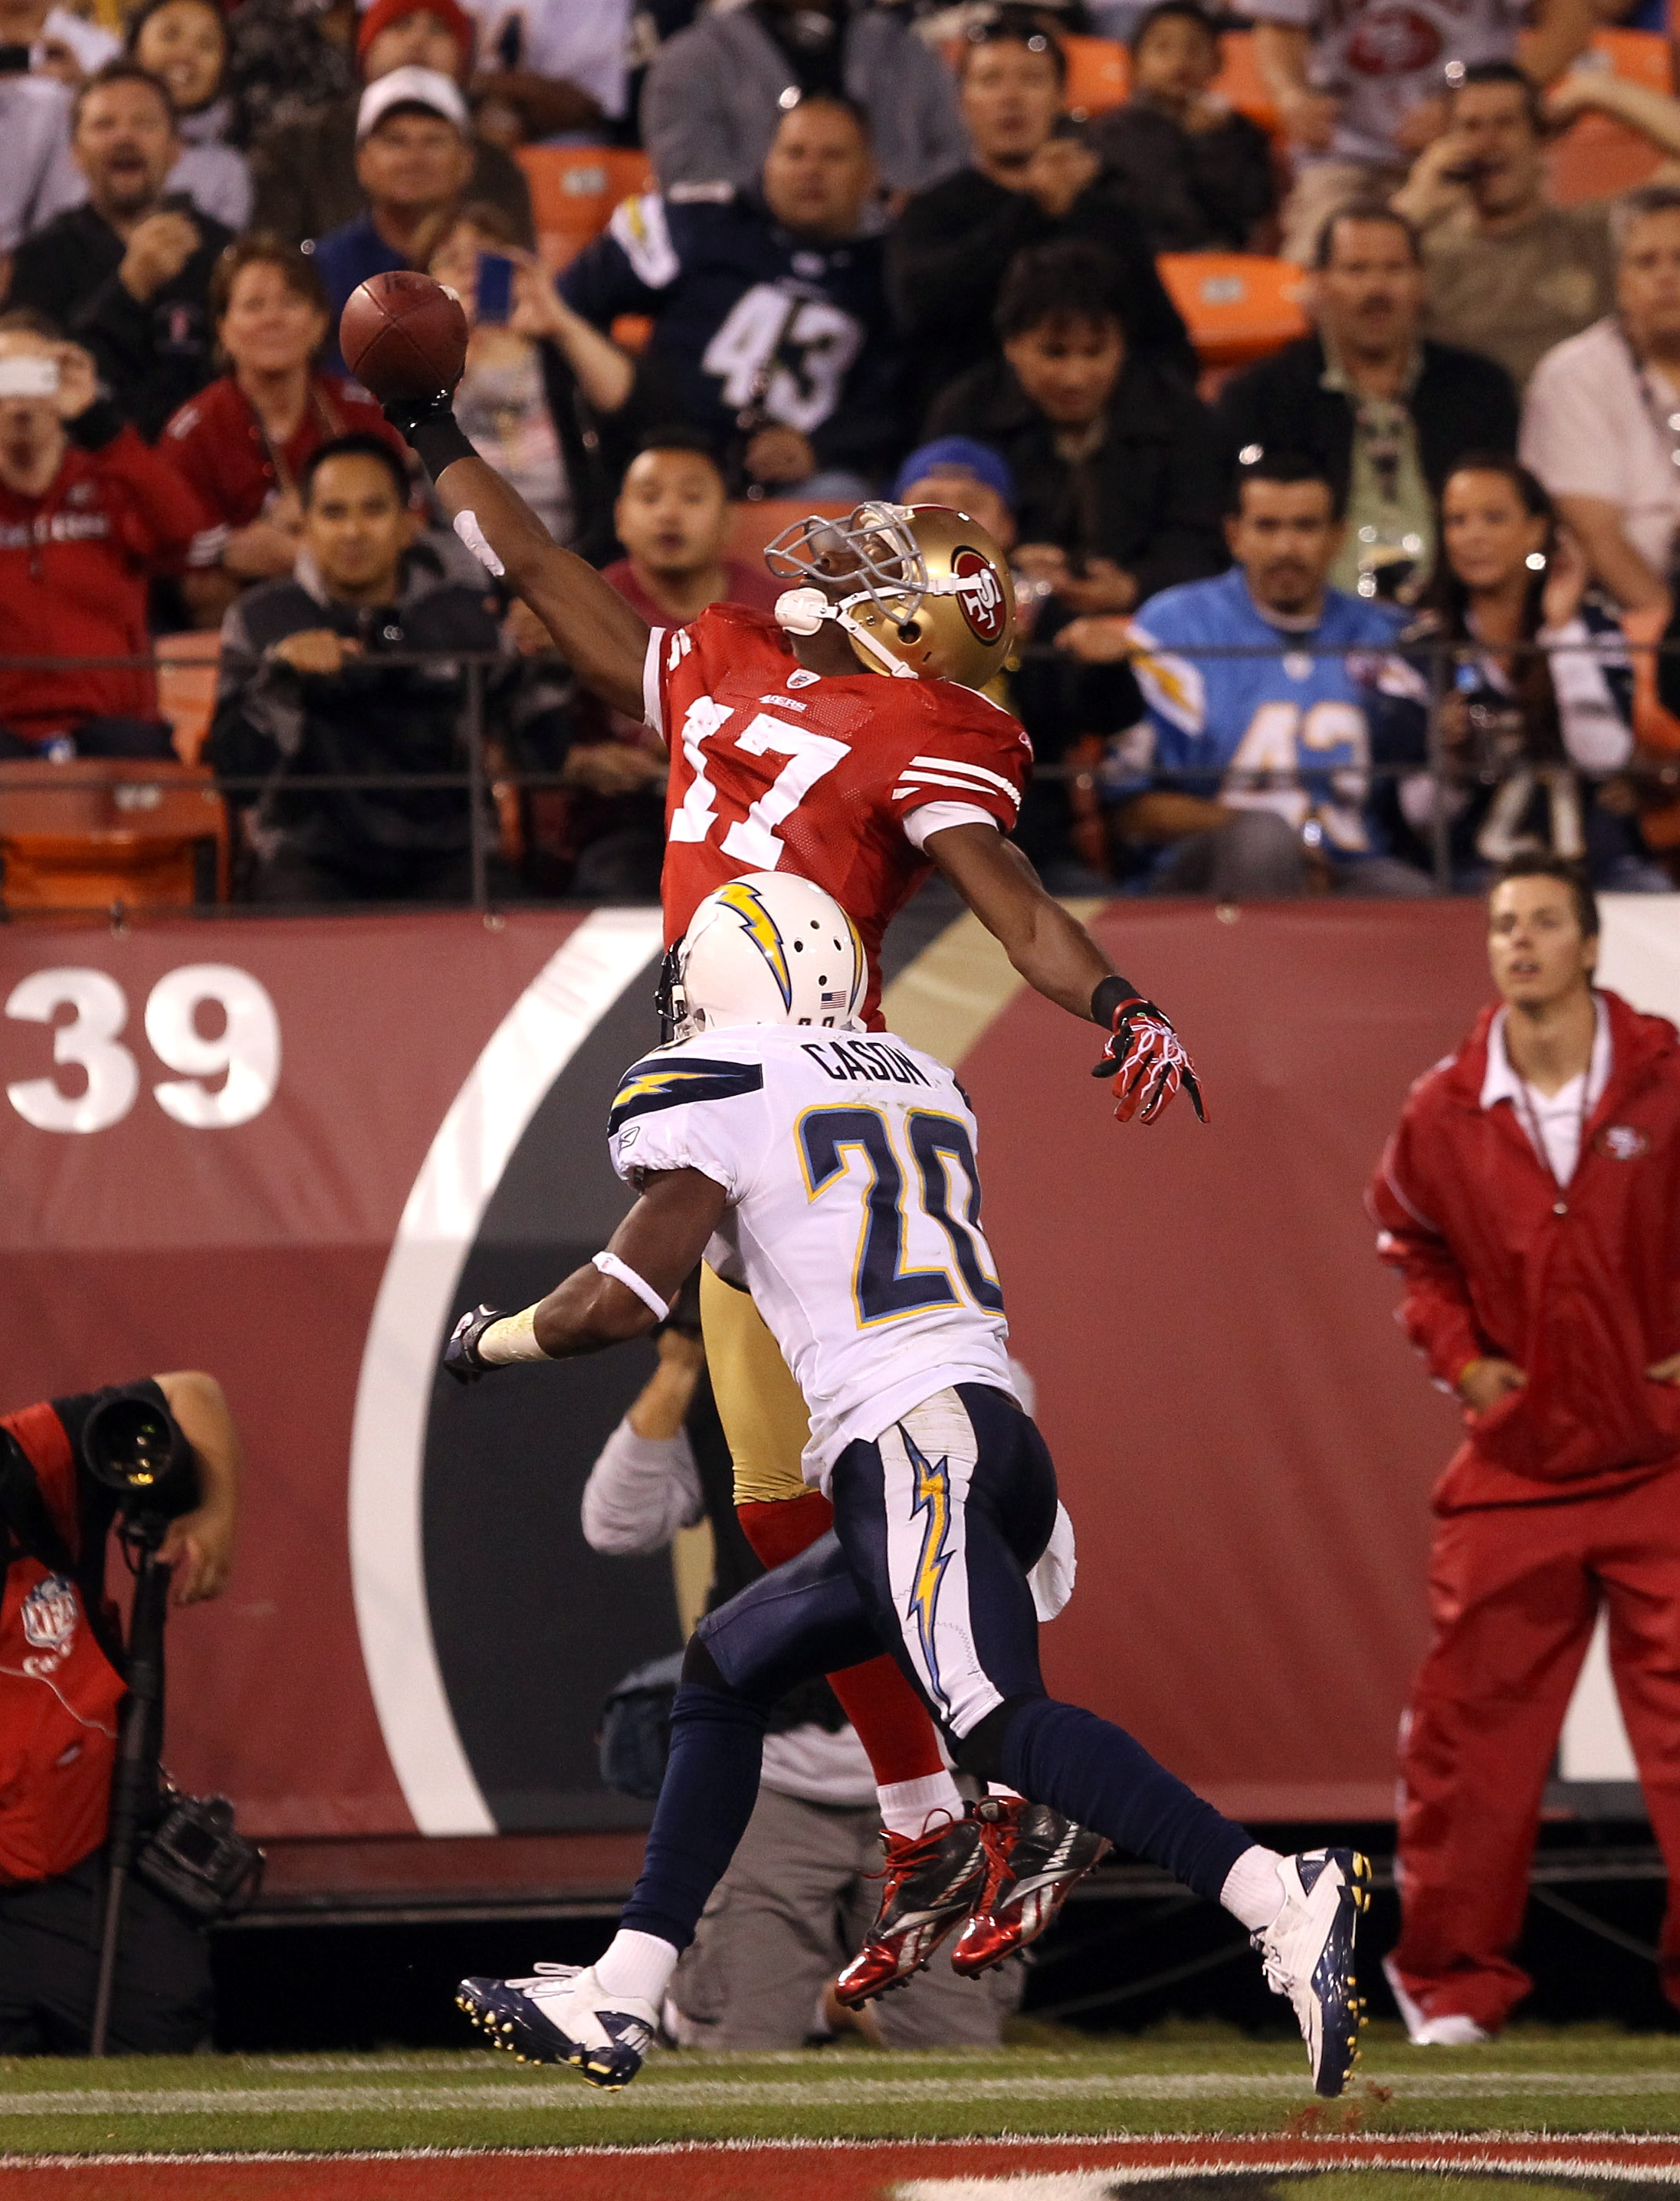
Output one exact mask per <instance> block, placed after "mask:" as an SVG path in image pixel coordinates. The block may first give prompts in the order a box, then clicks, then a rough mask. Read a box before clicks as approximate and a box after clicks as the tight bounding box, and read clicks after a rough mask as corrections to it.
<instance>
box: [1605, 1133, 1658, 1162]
mask: <svg viewBox="0 0 1680 2201" xmlns="http://www.w3.org/2000/svg"><path fill="white" fill-rule="evenodd" d="M1593 1144H1594V1146H1595V1147H1597V1149H1598V1151H1599V1153H1601V1154H1606V1155H1607V1156H1608V1157H1609V1159H1611V1160H1612V1162H1636V1161H1637V1160H1638V1159H1639V1158H1640V1156H1641V1155H1642V1154H1648V1153H1650V1151H1651V1142H1650V1140H1649V1139H1648V1138H1647V1136H1645V1134H1644V1132H1643V1131H1642V1130H1640V1129H1639V1127H1638V1126H1637V1124H1606V1125H1605V1127H1604V1129H1603V1130H1601V1132H1600V1133H1599V1135H1598V1136H1597V1137H1596V1138H1595V1140H1594V1141H1593Z"/></svg>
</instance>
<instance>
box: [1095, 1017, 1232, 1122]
mask: <svg viewBox="0 0 1680 2201" xmlns="http://www.w3.org/2000/svg"><path fill="white" fill-rule="evenodd" d="M1113 1016H1114V1036H1113V1038H1112V1039H1111V1040H1110V1041H1109V1042H1108V1046H1107V1052H1106V1053H1105V1054H1104V1055H1103V1058H1102V1059H1101V1062H1099V1063H1098V1064H1097V1065H1096V1068H1095V1069H1094V1070H1093V1071H1092V1072H1091V1076H1092V1077H1112V1078H1113V1081H1114V1120H1115V1122H1116V1123H1117V1124H1129V1123H1130V1122H1131V1119H1132V1118H1133V1117H1134V1116H1136V1117H1137V1120H1138V1122H1139V1123H1140V1124H1153V1123H1154V1120H1155V1118H1156V1117H1157V1116H1159V1115H1160V1112H1161V1111H1162V1109H1163V1108H1165V1107H1166V1105H1167V1103H1168V1101H1169V1100H1172V1096H1173V1095H1174V1094H1175V1093H1176V1092H1177V1091H1178V1088H1179V1087H1180V1086H1181V1085H1182V1086H1183V1087H1184V1090H1185V1091H1186V1092H1187V1093H1188V1094H1189V1095H1190V1106H1192V1107H1193V1108H1194V1109H1195V1112H1196V1116H1197V1118H1198V1120H1199V1121H1201V1123H1204V1124H1205V1123H1206V1122H1207V1109H1206V1107H1205V1106H1203V1104H1202V1099H1201V1086H1200V1085H1199V1084H1198V1083H1196V1075H1195V1069H1194V1067H1193V1066H1192V1065H1191V1062H1190V1056H1189V1054H1187V1053H1186V1051H1185V1048H1184V1042H1183V1040H1181V1039H1180V1038H1179V1036H1178V1033H1177V1032H1176V1031H1174V1030H1173V1029H1172V1024H1171V1023H1170V1022H1169V1020H1168V1018H1167V1016H1166V1012H1165V1011H1164V1010H1161V1009H1158V1008H1157V1007H1155V1005H1154V1002H1153V1001H1145V1000H1144V999H1143V996H1142V995H1139V994H1133V995H1130V996H1129V997H1128V999H1126V1000H1125V1001H1122V1002H1121V1003H1120V1004H1119V1007H1117V1008H1116V1009H1115V1011H1114V1012H1113Z"/></svg>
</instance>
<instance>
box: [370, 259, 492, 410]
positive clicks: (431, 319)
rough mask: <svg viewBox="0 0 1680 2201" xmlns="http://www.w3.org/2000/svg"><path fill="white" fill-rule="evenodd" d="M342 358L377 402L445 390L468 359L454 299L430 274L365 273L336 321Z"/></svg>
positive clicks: (464, 319)
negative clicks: (368, 274)
mask: <svg viewBox="0 0 1680 2201" xmlns="http://www.w3.org/2000/svg"><path fill="white" fill-rule="evenodd" d="M338 346H339V349H340V350H341V351H342V352H343V353H344V364H345V366H346V367H349V369H350V373H352V374H353V375H355V378H356V379H357V381H358V382H360V383H361V384H364V386H365V387H366V388H367V389H368V390H372V391H373V395H374V396H375V397H377V398H378V399H379V402H380V403H381V404H382V405H390V404H394V403H397V402H411V401H413V400H415V399H420V398H426V397H438V396H447V395H448V394H449V392H450V391H451V390H454V388H455V384H456V383H457V382H459V381H460V379H461V369H462V367H464V366H465V365H466V363H467V316H466V314H463V313H462V311H461V301H460V300H459V299H458V298H457V297H456V296H455V293H454V292H453V291H446V290H445V289H444V288H443V285H442V284H441V283H434V282H433V281H432V278H431V277H430V276H429V275H416V274H413V273H410V272H409V271H408V269H406V268H398V269H397V270H395V271H394V272H392V273H389V274H385V275H370V276H369V277H368V279H367V281H366V282H365V283H361V284H358V285H357V286H356V288H355V290H354V291H351V293H350V296H349V297H348V298H347V299H346V300H345V302H344V313H343V314H341V315H340V317H339V321H338Z"/></svg>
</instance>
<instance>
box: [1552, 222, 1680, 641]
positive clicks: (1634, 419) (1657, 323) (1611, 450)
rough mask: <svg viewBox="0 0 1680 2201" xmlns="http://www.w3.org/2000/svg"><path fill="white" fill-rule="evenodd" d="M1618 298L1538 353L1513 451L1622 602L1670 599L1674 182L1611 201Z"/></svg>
mask: <svg viewBox="0 0 1680 2201" xmlns="http://www.w3.org/2000/svg"><path fill="white" fill-rule="evenodd" d="M1613 234H1614V237H1615V241H1616V245H1617V261H1616V306H1617V311H1616V312H1615V313H1614V314H1607V315H1606V317H1605V318H1604V319H1603V320H1601V321H1595V323H1594V324H1593V326H1592V327H1591V328H1589V329H1586V330H1583V332H1582V333H1581V334H1580V335H1579V336H1578V337H1570V338H1569V340H1568V342H1567V343H1560V344H1559V345H1558V346H1557V348H1556V349H1555V350H1553V351H1549V352H1548V353H1547V355H1546V356H1545V358H1544V359H1542V361H1541V362H1540V364H1539V366H1538V367H1536V369H1535V371H1534V374H1533V377H1532V379H1531V380H1530V384H1529V388H1528V396H1527V399H1526V402H1525V403H1524V410H1523V440H1522V453H1523V460H1524V464H1525V465H1527V466H1528V467H1531V468H1532V470H1533V471H1534V472H1536V474H1537V475H1538V476H1539V477H1540V478H1541V480H1542V482H1544V484H1546V487H1547V488H1548V490H1550V492H1551V494H1552V496H1553V497H1554V500H1555V501H1556V503H1557V507H1558V510H1559V512H1560V514H1561V515H1562V517H1563V519H1565V521H1566V522H1567V523H1568V525H1569V526H1570V527H1571V530H1572V531H1574V533H1575V534H1576V535H1577V537H1579V538H1580V541H1581V543H1582V545H1583V548H1584V549H1585V551H1586V553H1587V558H1588V561H1589V564H1590V566H1591V567H1592V570H1593V573H1594V576H1595V578H1596V579H1598V580H1599V581H1601V582H1602V583H1603V584H1604V586H1605V587H1606V588H1607V590H1609V591H1610V593H1611V595H1612V596H1614V597H1615V598H1616V600H1617V602H1618V603H1620V604H1621V605H1622V606H1623V607H1624V609H1630V610H1636V611H1642V610H1646V609H1650V610H1652V611H1655V610H1658V609H1659V608H1661V607H1664V606H1665V605H1666V604H1667V603H1668V602H1669V600H1670V593H1671V580H1670V574H1671V567H1672V563H1673V558H1674V538H1675V530H1676V527H1677V525H1680V441H1677V439H1676V431H1675V428H1674V426H1673V418H1672V416H1673V415H1674V414H1676V413H1677V412H1680V187H1677V186H1675V185H1670V184H1648V185H1646V186H1645V187H1644V188H1643V189H1642V190H1641V191H1630V193H1629V194H1628V196H1627V197H1626V198H1625V199H1624V200H1623V201H1622V202H1620V204H1619V205H1618V208H1616V212H1615V215H1614V218H1613Z"/></svg>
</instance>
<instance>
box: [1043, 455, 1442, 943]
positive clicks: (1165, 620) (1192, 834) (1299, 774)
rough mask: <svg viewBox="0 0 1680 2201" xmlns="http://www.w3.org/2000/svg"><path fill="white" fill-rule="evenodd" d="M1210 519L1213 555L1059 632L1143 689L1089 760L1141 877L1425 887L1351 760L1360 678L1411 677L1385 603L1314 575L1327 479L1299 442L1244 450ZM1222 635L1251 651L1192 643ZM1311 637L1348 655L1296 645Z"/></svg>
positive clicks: (1413, 686) (1409, 891)
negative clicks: (1107, 750) (1223, 505)
mask: <svg viewBox="0 0 1680 2201" xmlns="http://www.w3.org/2000/svg"><path fill="white" fill-rule="evenodd" d="M1225 529H1226V537H1227V539H1228V541H1229V543H1230V545H1231V556H1232V558H1233V560H1234V561H1236V562H1235V565H1234V566H1233V568H1232V570H1231V572H1228V573H1224V574H1221V575H1220V577H1219V579H1217V580H1210V581H1193V582H1191V583H1190V584H1188V586H1186V587H1184V588H1178V589H1169V590H1166V592H1165V593H1164V594H1163V595H1161V596H1156V597H1154V598H1153V599H1152V600H1151V601H1150V602H1148V603H1147V604H1146V605H1145V606H1144V607H1143V611H1142V612H1141V613H1139V615H1138V617H1137V619H1134V620H1131V622H1129V623H1128V622H1125V621H1122V620H1117V619H1081V620H1079V621H1077V622H1076V623H1075V624H1074V625H1072V626H1071V627H1068V628H1066V629H1065V630H1064V631H1063V633H1062V635H1061V637H1060V643H1061V646H1062V647H1063V648H1064V649H1067V650H1069V651H1070V652H1072V654H1075V655H1077V656H1078V657H1080V658H1083V659H1085V660H1099V661H1100V660H1103V659H1105V658H1113V657H1117V656H1119V655H1120V654H1130V655H1131V658H1132V661H1133V664H1134V666H1135V668H1136V671H1137V678H1138V682H1139V684H1140V685H1141V686H1142V688H1143V696H1144V699H1145V701H1146V703H1147V705H1148V716H1147V718H1146V719H1144V720H1143V722H1142V723H1141V724H1140V725H1137V726H1136V727H1134V728H1133V729H1132V730H1131V733H1130V734H1128V735H1125V736H1124V737H1122V738H1121V740H1120V741H1119V743H1118V744H1117V745H1116V749H1115V754H1114V756H1113V760H1112V763H1111V765H1110V766H1109V769H1108V770H1107V772H1106V773H1105V775H1104V778H1105V787H1106V791H1107V794H1108V795H1109V796H1110V798H1111V799H1112V800H1113V802H1114V806H1115V807H1114V812H1113V830H1114V831H1115V833H1116V834H1117V835H1118V836H1119V839H1120V840H1121V841H1122V842H1125V843H1126V844H1127V845H1128V846H1129V848H1130V849H1131V852H1132V854H1133V855H1134V856H1135V857H1137V858H1138V859H1140V860H1141V863H1142V869H1143V877H1145V879H1146V880H1147V883H1148V887H1149V889H1150V890H1151V891H1152V892H1154V893H1158V894H1195V895H1211V896H1212V897H1213V899H1214V900H1215V901H1248V900H1262V899H1266V898H1269V897H1271V896H1273V895H1298V894H1305V893H1307V892H1308V891H1309V890H1310V889H1312V888H1313V887H1314V886H1317V887H1318V888H1319V889H1330V890H1333V891H1334V892H1336V893H1338V894H1357V895H1424V894H1427V893H1428V892H1429V891H1430V881H1429V878H1428V876H1427V874H1425V873H1424V872H1420V871H1417V870H1414V869H1413V867H1412V866H1409V865H1407V864H1404V863H1401V862H1399V861H1397V860H1395V858H1393V857H1391V856H1389V855H1387V854H1384V853H1383V852H1382V849H1381V845H1380V842H1379V841H1378V838H1377V834H1376V831H1375V829H1374V825H1373V821H1372V818H1371V815H1370V812H1369V807H1368V805H1369V799H1370V783H1369V778H1368V775H1367V773H1366V768H1365V767H1366V763H1367V760H1368V759H1369V756H1370V753H1371V748H1370V731H1369V727H1368V725H1367V714H1368V712H1369V711H1370V709H1371V707H1372V705H1373V704H1374V702H1375V701H1376V700H1377V696H1376V693H1375V692H1374V687H1375V684H1377V683H1380V684H1382V685H1383V686H1386V687H1389V688H1391V689H1395V690H1399V691H1400V692H1401V693H1403V694H1406V695H1408V696H1414V695H1417V694H1419V693H1420V692H1421V690H1420V688H1419V684H1418V683H1417V681H1416V679H1415V678H1414V676H1413V675H1412V674H1411V673H1410V672H1408V670H1407V667H1406V666H1404V665H1402V664H1401V663H1400V662H1399V661H1398V660H1395V659H1394V658H1393V657H1391V656H1389V654H1388V652H1389V649H1390V646H1391V645H1392V643H1393V642H1394V640H1395V636H1396V634H1397V632H1398V631H1399V619H1398V618H1397V616H1396V615H1395V613H1394V612H1393V611H1392V610H1390V609H1389V607H1387V606H1386V605H1379V604H1372V603H1362V602H1360V599H1359V598H1358V597H1357V596H1344V595H1343V594H1342V592H1341V591H1340V590H1337V589H1334V588H1332V587H1331V586H1330V570H1331V567H1332V566H1333V564H1334V562H1335V559H1336V547H1337V543H1338V540H1339V537H1340V536H1341V532H1342V515H1341V513H1340V510H1339V508H1338V506H1337V502H1336V490H1335V489H1334V487H1333V486H1332V484H1331V483H1330V479H1329V478H1328V477H1327V476H1326V475H1325V472H1323V471H1322V470H1321V469H1320V468H1319V467H1318V466H1316V465H1315V464H1314V463H1313V461H1312V460H1310V459H1306V458H1300V457H1295V456H1291V455H1288V454H1278V455H1269V456H1267V457H1265V458H1261V459H1258V460H1256V461H1254V464H1253V465H1251V466H1247V467H1243V468H1242V472H1241V474H1240V476H1239V478H1238V480H1237V487H1236V490H1235V505H1234V509H1233V510H1232V512H1231V515H1230V517H1229V518H1228V519H1227V520H1226V523H1225ZM1233 646H1235V647H1236V648H1237V649H1241V648H1243V647H1245V646H1246V647H1248V648H1257V649H1261V650H1264V651H1265V652H1266V653H1267V654H1265V655H1262V656H1256V657H1243V656H1238V655H1235V654H1230V655H1220V654H1213V655H1208V654H1205V653H1207V652H1208V651H1210V650H1211V651H1213V652H1216V653H1217V652H1220V651H1227V652H1228V651H1231V650H1232V649H1233ZM1323 649H1331V650H1335V649H1346V650H1347V651H1348V655H1347V656H1319V655H1315V654H1312V653H1313V652H1316V651H1319V650H1323ZM1375 653H1380V654H1379V655H1376V656H1375V658H1374V661H1373V654H1375Z"/></svg>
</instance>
